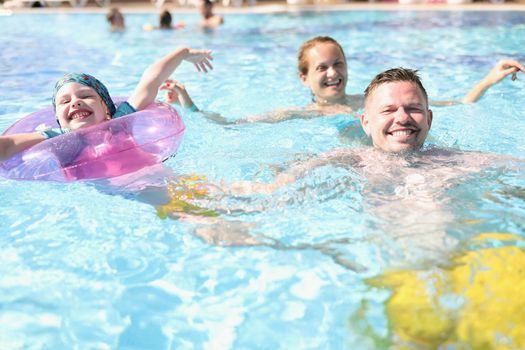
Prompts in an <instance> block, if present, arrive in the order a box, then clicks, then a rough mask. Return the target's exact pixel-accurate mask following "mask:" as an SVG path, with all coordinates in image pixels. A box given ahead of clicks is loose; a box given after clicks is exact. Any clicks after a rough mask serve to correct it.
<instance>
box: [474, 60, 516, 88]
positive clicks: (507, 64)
mask: <svg viewBox="0 0 525 350" xmlns="http://www.w3.org/2000/svg"><path fill="white" fill-rule="evenodd" d="M519 71H521V72H523V73H525V66H524V65H522V64H521V63H520V62H518V61H516V60H509V59H504V60H501V61H499V62H498V63H497V64H496V65H495V66H494V68H492V70H491V71H490V72H489V73H488V74H487V76H486V77H485V78H484V81H485V82H486V83H487V84H488V85H491V86H492V85H494V84H496V83H498V82H500V81H501V80H503V78H505V77H506V76H508V75H510V74H512V78H511V79H512V80H516V79H517V78H518V77H517V76H516V73H517V72H519Z"/></svg>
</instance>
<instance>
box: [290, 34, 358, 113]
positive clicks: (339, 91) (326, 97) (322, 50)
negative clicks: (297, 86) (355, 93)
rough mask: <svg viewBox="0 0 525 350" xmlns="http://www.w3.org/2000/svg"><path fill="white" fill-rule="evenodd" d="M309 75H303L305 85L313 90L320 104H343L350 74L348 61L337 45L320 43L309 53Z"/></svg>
mask: <svg viewBox="0 0 525 350" xmlns="http://www.w3.org/2000/svg"><path fill="white" fill-rule="evenodd" d="M306 55H307V58H308V73H307V74H301V75H300V78H301V81H302V82H303V84H304V85H305V86H307V87H309V88H310V90H312V94H313V95H314V97H315V101H316V102H319V103H328V104H333V103H342V102H343V99H344V98H345V96H346V92H345V90H346V82H347V79H348V72H347V66H346V60H345V57H344V55H343V53H342V52H341V50H340V49H339V47H338V46H337V45H334V44H333V43H319V44H317V45H315V46H314V47H312V48H311V49H310V50H308V52H307V54H306Z"/></svg>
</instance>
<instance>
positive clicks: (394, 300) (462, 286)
mask: <svg viewBox="0 0 525 350" xmlns="http://www.w3.org/2000/svg"><path fill="white" fill-rule="evenodd" d="M488 240H498V241H499V242H501V243H500V244H499V245H504V244H505V243H507V244H508V243H509V242H510V241H514V242H516V241H521V240H522V238H521V237H519V236H516V235H512V234H507V233H497V232H496V233H485V234H482V235H479V236H478V237H476V238H475V239H474V240H472V243H473V244H478V245H483V244H484V243H486V242H487V241H488ZM368 282H369V284H370V285H373V286H376V287H386V288H389V289H391V290H392V295H391V297H390V298H389V300H388V301H387V303H386V313H387V317H388V321H389V325H390V330H391V333H392V335H393V339H392V341H393V343H394V346H393V348H395V349H409V348H410V349H525V297H524V295H525V248H521V247H518V246H516V245H507V246H499V247H496V248H494V247H482V248H479V249H476V250H469V251H467V252H465V253H464V254H461V255H459V256H457V257H455V258H454V259H453V262H452V265H451V266H450V267H446V268H434V269H431V270H429V271H396V272H390V273H387V274H385V275H383V276H380V277H376V278H373V279H371V280H369V281H368Z"/></svg>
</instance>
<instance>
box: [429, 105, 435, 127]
mask: <svg viewBox="0 0 525 350" xmlns="http://www.w3.org/2000/svg"><path fill="white" fill-rule="evenodd" d="M433 118H434V114H433V113H432V110H431V109H429V110H428V129H429V130H430V127H431V126H432V119H433Z"/></svg>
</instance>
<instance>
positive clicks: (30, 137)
mask: <svg viewBox="0 0 525 350" xmlns="http://www.w3.org/2000/svg"><path fill="white" fill-rule="evenodd" d="M45 139H46V138H45V137H44V136H43V135H41V134H40V133H37V132H32V133H28V134H14V135H5V136H0V161H4V160H6V159H9V158H11V157H12V156H14V155H15V154H17V153H19V152H22V151H23V150H25V149H28V148H29V147H32V146H34V145H36V144H37V143H40V142H42V141H44V140H45Z"/></svg>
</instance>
